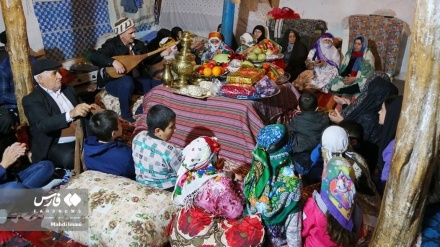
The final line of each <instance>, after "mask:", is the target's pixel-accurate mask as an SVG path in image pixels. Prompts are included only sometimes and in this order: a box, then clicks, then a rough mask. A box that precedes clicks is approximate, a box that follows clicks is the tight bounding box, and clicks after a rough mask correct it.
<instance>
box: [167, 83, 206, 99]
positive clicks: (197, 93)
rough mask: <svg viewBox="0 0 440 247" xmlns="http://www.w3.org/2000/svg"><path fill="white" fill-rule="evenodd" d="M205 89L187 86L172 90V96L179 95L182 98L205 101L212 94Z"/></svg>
mask: <svg viewBox="0 0 440 247" xmlns="http://www.w3.org/2000/svg"><path fill="white" fill-rule="evenodd" d="M206 87H208V86H206ZM206 87H200V86H195V85H188V86H186V87H183V88H180V89H172V92H173V93H174V94H180V95H183V96H188V97H192V98H196V99H205V98H208V97H211V96H212V95H213V94H212V92H211V91H210V90H209V89H207V88H206Z"/></svg>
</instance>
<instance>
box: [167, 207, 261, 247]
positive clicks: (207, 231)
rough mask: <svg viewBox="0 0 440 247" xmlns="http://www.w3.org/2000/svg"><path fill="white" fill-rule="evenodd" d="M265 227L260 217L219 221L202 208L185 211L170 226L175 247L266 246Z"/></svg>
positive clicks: (172, 242) (253, 216)
mask: <svg viewBox="0 0 440 247" xmlns="http://www.w3.org/2000/svg"><path fill="white" fill-rule="evenodd" d="M263 241H264V226H263V223H262V221H261V218H260V216H259V215H249V216H246V217H243V218H240V219H224V218H216V217H214V216H213V215H212V214H209V213H207V212H205V211H204V210H203V209H200V208H192V209H189V210H185V209H181V210H180V211H179V212H178V213H177V215H176V217H175V218H174V219H173V221H172V223H171V226H170V242H171V246H234V247H235V246H240V247H247V246H249V247H250V246H262V244H263Z"/></svg>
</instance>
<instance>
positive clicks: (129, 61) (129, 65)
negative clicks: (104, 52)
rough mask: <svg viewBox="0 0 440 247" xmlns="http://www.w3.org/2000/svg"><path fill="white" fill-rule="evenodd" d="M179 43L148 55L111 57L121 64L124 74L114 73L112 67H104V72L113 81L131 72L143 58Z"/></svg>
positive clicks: (175, 43)
mask: <svg viewBox="0 0 440 247" xmlns="http://www.w3.org/2000/svg"><path fill="white" fill-rule="evenodd" d="M179 42H180V41H177V42H174V43H172V44H170V45H168V46H164V47H161V48H159V49H157V50H155V51H152V52H148V53H145V54H141V55H120V56H114V57H112V58H113V59H115V60H118V61H119V62H120V63H122V64H123V65H124V67H125V72H124V73H118V72H116V70H115V68H114V67H106V68H105V71H106V72H107V74H108V75H109V76H110V77H112V78H114V79H116V78H119V77H122V76H124V75H126V74H127V73H128V72H130V71H131V70H133V69H134V68H135V67H136V66H137V65H138V64H139V63H140V62H142V60H144V59H145V58H147V57H149V56H152V55H154V54H156V53H159V52H162V51H164V50H166V49H168V48H170V47H172V46H174V45H177V44H179Z"/></svg>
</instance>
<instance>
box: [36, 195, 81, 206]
mask: <svg viewBox="0 0 440 247" xmlns="http://www.w3.org/2000/svg"><path fill="white" fill-rule="evenodd" d="M37 198H38V197H34V206H35V207H39V206H41V205H43V204H44V203H46V204H44V205H43V206H45V207H47V206H54V207H58V206H59V205H60V204H61V194H60V193H58V192H55V193H52V194H51V195H48V196H43V197H41V199H38V201H37ZM63 201H64V203H65V204H66V205H67V206H69V207H71V206H74V207H76V206H77V205H78V204H79V203H80V202H81V197H80V196H78V195H77V194H76V193H74V194H73V195H72V194H70V193H69V194H67V195H66V196H65V197H64V199H63Z"/></svg>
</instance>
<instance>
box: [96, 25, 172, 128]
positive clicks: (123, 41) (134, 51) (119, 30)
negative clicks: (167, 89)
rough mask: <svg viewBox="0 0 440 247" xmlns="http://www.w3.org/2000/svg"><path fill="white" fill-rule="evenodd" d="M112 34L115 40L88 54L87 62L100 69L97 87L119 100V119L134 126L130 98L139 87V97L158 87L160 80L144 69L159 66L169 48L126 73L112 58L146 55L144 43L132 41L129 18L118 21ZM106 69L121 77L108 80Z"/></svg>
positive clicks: (131, 28) (123, 66)
mask: <svg viewBox="0 0 440 247" xmlns="http://www.w3.org/2000/svg"><path fill="white" fill-rule="evenodd" d="M113 32H114V33H115V34H117V36H116V37H113V38H110V39H108V40H107V41H106V42H105V43H104V44H103V45H102V47H101V48H99V49H98V50H94V51H91V52H90V54H89V59H90V61H91V62H92V63H93V64H94V65H97V66H99V67H100V69H99V72H100V73H98V87H100V88H103V87H105V89H106V90H107V92H108V93H109V94H111V95H113V96H115V97H117V98H118V99H119V103H120V106H121V115H122V118H123V119H125V120H127V121H129V122H134V119H133V116H132V114H131V111H130V101H131V96H132V94H133V92H134V91H135V89H136V88H137V87H136V86H137V85H139V86H140V89H141V91H142V93H144V94H145V93H147V92H148V91H150V90H151V89H152V88H153V87H155V86H157V85H159V84H161V83H162V82H161V81H159V80H155V79H153V78H151V76H150V75H149V74H148V73H147V71H146V69H145V67H146V65H149V64H155V63H157V62H160V61H161V60H162V58H163V57H164V56H167V55H169V54H170V53H171V49H170V48H168V49H166V50H164V51H162V52H161V54H160V56H155V57H151V58H146V59H144V60H143V61H142V62H141V63H140V64H139V65H137V66H136V67H135V68H134V69H132V70H131V71H129V70H128V69H127V68H126V67H127V66H125V65H124V64H123V63H122V62H121V61H118V60H117V59H115V58H113V57H114V56H120V55H140V54H145V53H147V52H149V51H148V49H147V47H146V45H145V43H144V42H143V41H141V40H138V39H135V27H134V22H133V20H131V19H130V18H126V17H124V18H121V19H119V20H118V21H117V22H116V23H115V27H114V29H113ZM105 67H113V68H114V70H115V71H116V72H117V73H119V74H123V76H122V77H119V78H117V79H115V78H111V77H110V76H109V75H108V74H106V73H105Z"/></svg>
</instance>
